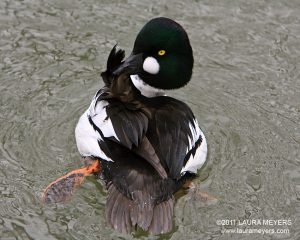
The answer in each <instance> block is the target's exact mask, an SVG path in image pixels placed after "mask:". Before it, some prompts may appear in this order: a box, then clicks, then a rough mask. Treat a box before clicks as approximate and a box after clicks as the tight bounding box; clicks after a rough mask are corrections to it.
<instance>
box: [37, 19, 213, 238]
mask: <svg viewBox="0 0 300 240" xmlns="http://www.w3.org/2000/svg"><path fill="white" fill-rule="evenodd" d="M124 56H125V52H124V51H123V50H118V51H117V50H116V47H114V48H113V49H112V50H111V53H110V55H109V57H108V60H107V69H106V71H105V72H103V73H102V74H101V76H102V78H103V81H104V83H105V86H104V87H103V88H102V89H100V90H99V91H98V92H97V93H96V95H95V96H94V98H93V100H92V103H91V105H90V107H89V108H88V109H87V110H86V112H85V113H84V114H83V115H82V116H81V117H80V119H79V122H78V124H77V126H76V130H75V136H76V142H77V147H78V150H79V152H80V154H81V156H82V157H83V159H84V161H85V163H86V166H85V167H83V168H81V169H77V170H74V171H72V172H70V173H68V174H67V175H65V176H63V177H61V178H59V179H58V180H56V181H54V182H53V183H51V184H50V185H49V186H48V187H47V188H46V189H45V191H44V193H43V196H42V199H43V201H44V202H58V201H65V200H67V199H69V197H70V196H71V195H72V193H73V190H74V188H75V187H76V186H77V185H79V184H80V183H81V182H82V181H83V179H84V177H85V176H87V175H90V174H95V175H96V176H98V177H99V178H100V179H102V180H103V182H104V184H105V186H106V188H107V189H108V197H107V202H106V209H105V212H106V219H107V222H108V224H109V225H110V226H111V227H113V228H115V229H116V230H118V231H120V232H123V233H130V232H132V231H134V230H135V229H136V228H137V227H140V228H142V229H144V230H145V231H148V232H149V233H151V234H161V233H167V232H170V231H171V230H172V227H173V206H174V194H175V193H176V192H177V191H178V190H179V189H180V188H181V187H182V186H183V185H184V184H185V183H186V181H187V180H190V179H192V178H193V177H195V176H196V173H197V170H198V169H200V168H201V166H202V165H203V164H204V162H205V160H206V154H207V144H206V140H205V136H204V134H203V133H202V131H201V130H200V128H199V126H198V122H197V120H196V118H195V116H194V114H193V113H192V111H191V109H190V108H189V107H188V106H187V105H186V104H185V103H183V102H181V101H179V100H176V99H174V98H171V97H168V96H166V95H165V90H171V89H177V88H181V87H183V86H184V85H186V84H187V83H188V82H189V81H190V79H191V75H192V68H193V52H192V48H191V46H190V42H189V38H188V36H187V33H186V32H185V30H184V29H183V28H182V27H181V26H180V25H179V24H178V23H176V22H175V21H173V20H171V19H168V18H163V17H160V18H155V19H152V20H150V21H149V22H148V23H147V24H146V25H145V26H144V27H143V28H142V30H141V31H140V32H139V34H138V35H137V38H136V40H135V43H134V48H133V51H132V53H131V55H130V56H129V57H128V58H127V59H126V60H123V59H124Z"/></svg>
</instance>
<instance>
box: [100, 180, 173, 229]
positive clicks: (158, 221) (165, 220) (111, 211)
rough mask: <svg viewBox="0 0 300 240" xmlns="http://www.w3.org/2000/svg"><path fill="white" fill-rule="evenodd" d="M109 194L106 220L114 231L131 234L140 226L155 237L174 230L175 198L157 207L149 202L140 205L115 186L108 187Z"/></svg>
mask: <svg viewBox="0 0 300 240" xmlns="http://www.w3.org/2000/svg"><path fill="white" fill-rule="evenodd" d="M108 194H109V195H108V199H107V202H106V219H107V223H108V224H109V225H110V226H111V227H113V228H114V229H116V230H118V231H120V232H122V233H130V232H132V231H133V230H134V229H135V228H136V227H137V226H138V227H141V228H142V229H144V230H145V231H149V232H150V233H151V234H154V235H155V234H162V233H167V232H170V231H171V230H172V226H173V205H174V199H173V197H172V198H169V199H168V200H166V201H164V202H161V203H159V204H158V205H155V206H153V204H152V205H151V204H148V202H147V201H146V202H144V204H140V203H138V202H137V201H135V200H131V199H129V198H127V197H126V196H124V195H123V194H122V193H120V192H119V191H118V190H117V188H116V187H115V186H114V185H113V184H110V186H109V187H108ZM145 203H146V204H145ZM149 203H150V201H149ZM143 205H144V206H143Z"/></svg>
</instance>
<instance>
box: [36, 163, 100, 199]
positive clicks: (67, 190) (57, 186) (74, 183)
mask: <svg viewBox="0 0 300 240" xmlns="http://www.w3.org/2000/svg"><path fill="white" fill-rule="evenodd" d="M85 163H86V164H85V165H86V166H85V167H82V168H79V169H76V170H73V171H71V172H69V173H67V174H66V175H64V176H62V177H60V178H58V179H56V180H55V181H53V182H52V183H50V184H49V185H48V187H46V188H45V190H44V192H43V194H42V197H41V201H42V202H43V203H54V202H66V201H67V200H69V199H70V198H71V196H72V194H73V192H74V190H75V188H76V187H78V186H79V185H81V183H82V182H83V180H84V178H85V177H86V176H89V175H91V174H97V173H99V172H100V170H101V167H100V161H99V160H94V159H93V160H91V159H90V160H88V161H85Z"/></svg>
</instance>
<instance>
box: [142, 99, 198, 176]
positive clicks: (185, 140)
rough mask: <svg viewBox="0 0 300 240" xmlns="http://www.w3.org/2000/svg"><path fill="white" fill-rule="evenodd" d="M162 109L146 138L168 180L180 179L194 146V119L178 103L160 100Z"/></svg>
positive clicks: (151, 124)
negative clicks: (169, 178)
mask: <svg viewBox="0 0 300 240" xmlns="http://www.w3.org/2000/svg"><path fill="white" fill-rule="evenodd" d="M156 101H157V102H160V106H159V107H158V108H157V110H156V111H155V114H154V116H153V118H152V119H151V120H150V122H149V127H148V131H147V137H148V138H149V141H150V143H151V144H152V146H153V148H154V149H155V152H156V153H157V155H158V157H159V159H160V160H161V163H162V165H163V166H164V168H165V169H166V171H167V173H168V175H169V177H171V178H173V179H178V178H180V176H181V170H182V168H183V167H184V165H185V163H186V158H187V157H188V156H189V153H190V151H191V149H192V147H193V145H194V143H195V134H194V133H193V131H194V129H195V128H196V127H197V126H195V117H194V115H193V113H192V111H191V109H190V108H189V107H188V106H187V105H186V104H184V103H183V102H180V101H178V100H176V99H173V98H170V97H158V98H156Z"/></svg>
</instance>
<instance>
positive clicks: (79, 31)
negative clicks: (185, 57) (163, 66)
mask: <svg viewBox="0 0 300 240" xmlns="http://www.w3.org/2000/svg"><path fill="white" fill-rule="evenodd" d="M299 15H300V2H299V1H297V0H293V1H260V0H255V1H229V0H228V1H208V0H207V1H187V2H186V3H184V2H183V1H179V0H176V1H166V0H165V1H145V0H144V1H138V0H135V1H134V0H132V1H129V0H128V1H117V0H114V1H108V0H107V1H96V0H86V1H79V0H66V1H58V0H56V1H55V0H53V1H52V0H51V1H38V0H32V1H29V0H27V1H26V0H24V1H9V0H6V1H4V0H3V1H1V2H0V69H1V71H0V124H1V125H0V126H1V131H0V183H1V184H0V239H7V240H8V239H9V240H10V239H46V240H48V239H49V240H50V239H105V240H106V239H133V238H137V237H139V238H140V239H159V238H160V239H256V240H257V239H294V240H296V239H299V238H300V224H299V219H300V213H299V212H300V211H299V200H300V170H299V165H300V127H299V125H300V27H299V26H300V18H299ZM156 16H166V17H170V18H173V19H175V20H177V21H178V22H180V23H181V24H182V25H183V26H184V27H185V28H186V30H187V32H188V33H189V36H190V39H191V43H192V46H193V49H194V57H195V68H194V74H193V79H192V81H191V83H190V84H189V85H188V86H187V87H185V88H184V89H181V90H177V91H176V92H173V93H170V95H172V96H174V97H176V98H178V99H181V100H182V101H185V102H186V103H188V104H189V106H190V107H191V108H192V109H193V111H194V112H195V115H196V116H197V118H198V120H199V122H200V124H201V126H202V128H203V131H204V132H205V134H206V137H207V140H208V144H209V155H208V163H207V165H206V166H205V167H204V169H202V170H201V172H200V177H199V178H198V179H197V180H196V183H197V184H198V185H200V189H201V190H202V191H205V192H208V193H209V194H210V195H213V196H215V197H216V198H217V199H218V201H217V202H213V203H206V202H203V201H197V200H192V199H191V198H190V197H189V196H183V197H181V198H180V199H179V200H178V201H177V204H176V207H175V217H174V232H173V233H170V234H169V235H167V236H161V237H149V236H146V235H141V236H140V235H138V234H135V235H132V236H131V235H122V234H119V233H117V232H115V231H113V230H112V229H110V228H108V227H106V224H105V218H104V205H105V197H106V196H105V194H106V193H105V190H104V189H103V188H102V187H101V184H100V183H99V182H97V181H96V180H94V179H93V178H89V179H87V181H86V182H85V183H84V185H83V186H82V188H80V189H79V190H78V191H77V192H76V193H75V196H74V197H73V199H72V201H70V202H68V203H67V204H57V205H49V206H41V205H40V203H39V194H40V193H41V190H42V189H43V188H44V187H45V186H46V185H47V184H48V183H50V182H51V181H52V180H54V179H55V178H57V177H59V176H60V175H62V174H64V173H66V172H67V171H70V170H72V169H74V168H77V167H79V166H81V163H80V160H79V159H80V158H79V154H78V152H77V149H76V145H75V139H74V128H75V125H76V123H77V120H78V118H79V116H80V115H81V114H82V113H83V111H84V110H85V109H86V108H87V107H88V105H89V103H90V101H91V98H92V96H93V95H94V93H95V92H96V91H97V90H98V89H99V88H100V87H101V86H102V85H101V79H100V76H99V74H100V72H101V71H102V70H103V69H104V65H105V63H106V58H107V56H108V53H109V51H110V49H111V48H112V46H113V45H114V44H115V43H116V42H118V43H119V45H120V46H121V47H122V48H124V49H125V50H126V51H127V54H128V53H129V52H130V50H131V48H132V44H133V41H134V39H135V36H136V34H137V32H138V31H139V29H140V28H141V27H142V26H143V24H144V23H145V22H147V21H148V20H149V19H151V18H152V17H156ZM200 182H201V183H200ZM225 219H228V220H236V221H237V220H240V221H242V220H247V219H248V220H253V219H260V220H269V219H273V220H278V219H290V221H291V224H290V225H288V226H278V224H277V225H275V226H274V225H267V226H253V225H252V226H246V227H245V226H239V228H241V229H245V228H248V229H250V228H267V229H272V228H273V229H275V230H277V229H282V228H285V229H286V228H287V229H288V230H289V233H285V234H264V235H263V234H258V233H255V234H245V233H244V234H238V233H224V230H226V229H235V228H236V226H233V225H227V226H222V225H218V222H217V220H225ZM235 225H237V224H235Z"/></svg>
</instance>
